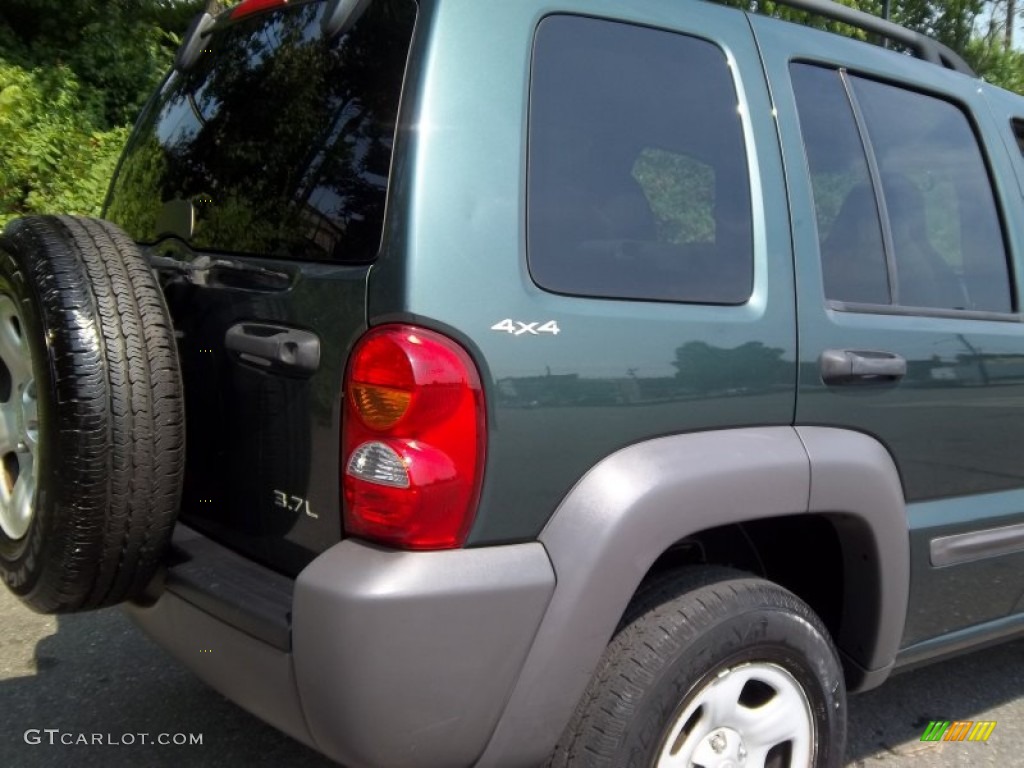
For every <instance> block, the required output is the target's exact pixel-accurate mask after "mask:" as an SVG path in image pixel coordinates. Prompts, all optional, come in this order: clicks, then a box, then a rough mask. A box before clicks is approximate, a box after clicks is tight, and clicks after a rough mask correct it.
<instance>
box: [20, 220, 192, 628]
mask: <svg viewBox="0 0 1024 768" xmlns="http://www.w3.org/2000/svg"><path fill="white" fill-rule="evenodd" d="M0 250H5V251H7V252H8V253H11V254H13V255H14V256H15V258H14V261H15V262H16V263H18V265H19V266H20V267H21V268H22V269H23V270H24V272H25V273H26V280H25V281H24V282H25V286H24V288H25V293H26V294H27V299H25V300H24V301H25V302H26V303H27V304H28V305H34V306H33V307H32V309H31V310H30V312H31V313H32V314H33V318H34V321H37V322H38V323H39V325H40V327H38V328H35V329H34V331H35V333H36V334H38V335H39V336H40V338H42V337H43V335H44V334H45V338H47V339H48V345H41V346H44V347H45V346H48V347H49V352H48V353H46V352H43V353H42V355H35V357H40V356H45V359H44V360H43V361H42V366H45V369H46V370H44V371H42V375H40V370H39V369H40V367H41V365H40V361H38V360H37V361H36V369H37V379H38V380H39V383H40V384H48V386H49V388H50V392H51V397H50V398H48V400H49V402H48V403H47V404H46V405H47V407H49V408H52V411H53V413H52V414H49V418H44V419H43V421H44V423H46V422H49V423H50V424H51V426H49V427H47V428H46V434H45V436H42V440H46V439H48V440H49V441H50V443H51V444H50V445H49V446H48V448H47V449H46V459H47V465H48V466H47V468H46V469H45V470H44V472H45V474H44V475H42V476H41V477H40V480H39V482H40V486H39V493H38V495H37V505H36V507H37V509H36V515H37V519H36V520H35V521H34V523H33V526H34V528H38V529H39V530H33V531H30V533H29V535H28V536H26V538H27V539H28V540H29V541H28V542H27V543H26V545H24V546H23V547H22V549H23V550H24V551H22V552H20V553H19V552H17V551H16V549H17V548H16V547H15V546H14V543H12V542H4V541H2V540H0V566H2V567H3V571H4V576H5V579H6V581H7V583H8V585H9V586H11V587H12V589H14V591H15V592H17V593H18V594H19V595H21V597H22V599H23V600H25V601H26V602H27V603H28V604H29V605H30V606H32V607H33V608H35V609H36V610H39V611H42V612H47V613H58V612H67V611H77V610H85V609H89V608H98V607H102V606H106V605H112V604H115V603H118V602H121V601H123V600H125V599H129V598H132V597H135V596H138V595H139V594H141V593H142V591H143V590H144V589H145V587H146V586H147V584H148V583H149V582H150V580H151V579H152V577H153V575H154V574H155V572H156V570H157V568H158V566H159V561H160V557H161V555H162V554H163V552H164V550H165V548H166V546H167V543H168V541H169V538H170V531H171V529H172V527H173V525H174V520H175V516H176V513H177V508H178V503H179V496H180V488H181V482H182V476H183V471H184V406H183V397H182V387H181V378H180V372H179V368H178V364H177V351H176V347H175V341H174V332H173V328H172V326H171V324H170V321H169V319H168V314H167V310H166V306H165V304H164V300H163V294H162V292H161V291H160V287H159V285H158V284H157V281H156V278H155V276H154V275H153V273H152V271H151V270H150V268H149V267H148V265H147V264H146V263H145V261H144V260H143V258H142V256H141V254H140V253H139V251H138V248H137V247H136V245H135V244H134V243H133V242H132V241H131V240H130V239H129V238H128V237H127V236H125V235H124V234H123V233H122V232H120V230H118V229H117V228H116V227H114V226H113V225H112V224H109V223H108V222H102V221H98V220H94V219H83V218H78V217H71V216H62V217H32V218H29V219H22V220H19V221H16V222H14V223H12V224H11V225H9V226H8V228H7V230H6V232H5V233H4V236H3V238H2V239H0ZM33 292H34V293H35V297H32V293H33ZM33 298H34V300H33ZM36 316H38V317H36ZM26 322H28V319H27V318H26ZM47 380H48V381H47ZM43 406H44V402H43V400H42V399H41V400H40V408H41V410H42V408H43Z"/></svg>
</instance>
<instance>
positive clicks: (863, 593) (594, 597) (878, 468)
mask: <svg viewBox="0 0 1024 768" xmlns="http://www.w3.org/2000/svg"><path fill="white" fill-rule="evenodd" d="M807 512H814V513H824V514H828V515H830V516H831V517H832V518H833V522H834V523H835V525H836V526H837V529H839V531H840V536H841V538H842V539H843V541H844V561H845V562H846V564H847V566H848V567H856V568H857V569H858V570H860V571H862V572H864V573H865V574H867V576H866V577H865V579H864V581H863V582H858V583H856V584H848V585H847V586H846V590H847V592H846V595H845V598H846V600H845V603H846V609H845V611H844V615H843V618H842V627H841V630H840V632H839V637H838V638H837V640H838V644H839V645H840V647H843V648H844V649H845V653H846V655H847V656H848V658H849V659H852V660H853V661H854V662H855V663H856V664H857V665H858V666H859V667H861V668H862V669H863V670H865V671H866V672H868V673H870V674H873V678H872V679H871V681H870V682H871V684H877V683H878V682H881V680H883V679H884V677H885V675H886V674H887V672H888V670H889V669H890V668H891V666H892V663H893V659H894V658H895V655H896V651H897V650H898V648H899V643H900V639H901V637H902V634H903V624H904V620H905V618H906V609H907V595H908V592H909V578H910V577H909V574H910V566H909V544H908V536H907V522H906V512H905V504H904V497H903V492H902V487H901V485H900V480H899V476H898V473H897V472H896V468H895V466H894V464H893V461H892V458H891V457H890V455H889V454H888V452H887V451H886V450H885V449H884V448H883V447H882V446H881V445H880V444H879V443H878V442H877V441H875V440H874V439H872V438H870V437H867V436H865V435H862V434H859V433H855V432H849V431H846V430H838V429H828V428H818V427H808V428H804V427H800V428H793V427H766V428H751V429H736V430H722V431H715V432H703V433H696V434H688V435H677V436H671V437H663V438H658V439H655V440H650V441H647V442H643V443H638V444H636V445H632V446H630V447H628V448H624V449H622V450H620V451H618V452H617V453H614V454H612V455H611V456H609V457H607V458H605V459H604V460H602V461H601V462H600V463H599V464H597V465H596V466H595V467H594V468H593V469H592V470H591V471H590V472H588V473H587V474H586V475H585V476H584V477H583V478H582V479H581V480H580V482H579V483H578V484H577V485H576V487H575V488H573V490H572V491H570V493H569V494H568V495H567V496H566V498H565V499H564V500H563V502H562V503H561V504H560V505H559V507H558V509H557V510H556V512H555V514H554V515H553V516H552V518H551V520H550V521H549V522H548V524H547V526H545V528H544V530H543V531H542V532H541V535H540V537H539V538H540V541H541V543H542V544H543V545H544V547H545V548H546V549H547V551H548V555H549V557H550V558H551V562H552V564H553V566H554V570H555V575H556V579H557V586H556V588H555V592H554V595H553V596H552V599H551V602H550V604H549V606H548V610H547V612H546V614H545V616H544V619H543V621H542V622H541V625H540V628H539V630H538V632H537V635H536V637H535V639H534V642H533V646H532V648H531V649H530V652H529V654H528V656H527V658H526V662H525V664H524V666H523V668H522V671H521V673H520V675H519V678H518V680H517V682H516V685H515V687H514V689H513V691H512V694H511V696H510V698H509V700H508V703H507V705H506V708H505V711H504V713H503V715H502V718H501V720H500V722H499V724H498V727H497V728H496V730H495V732H494V734H493V736H492V738H491V741H490V743H489V744H488V747H487V749H486V750H485V752H484V754H483V756H482V757H481V760H480V762H479V763H478V765H480V766H499V765H500V766H509V765H523V766H526V765H536V764H540V763H542V762H543V761H544V760H545V759H546V757H547V755H548V754H550V752H551V750H552V749H553V748H554V746H555V744H556V742H557V741H558V738H559V736H560V735H561V733H562V731H563V730H564V728H565V726H566V724H567V723H568V721H569V719H570V717H571V715H572V713H573V711H574V709H575V707H576V705H577V702H578V701H579V700H580V697H581V696H582V695H583V692H584V690H585V689H586V686H587V684H588V683H589V681H590V678H591V675H592V673H593V671H594V669H595V667H596V666H597V663H598V661H599V660H600V658H601V655H602V654H603V652H604V650H605V647H606V646H607V644H608V641H609V640H610V639H611V636H612V634H613V633H614V631H615V628H616V626H617V624H618V622H619V620H620V618H621V617H622V614H623V612H624V610H625V608H626V606H627V605H628V603H629V601H630V599H631V598H632V596H633V594H634V593H635V591H636V589H637V587H638V586H639V584H640V582H641V580H642V579H643V577H644V576H645V575H646V573H647V572H648V570H649V569H650V567H651V565H652V564H653V563H654V561H655V560H656V559H657V558H658V557H659V556H660V555H661V554H662V553H663V552H665V551H666V550H667V549H668V548H669V547H670V546H671V545H672V544H674V543H675V542H677V541H679V540H680V539H683V538H685V537H687V536H689V535H692V534H694V533H697V532H699V531H701V530H704V529H707V528H712V527H716V526H720V525H725V524H728V523H741V522H745V521H749V520H752V519H758V518H766V517H777V516H782V515H794V514H801V513H807ZM847 537H849V540H850V544H849V545H848V544H847V541H846V539H847ZM847 581H849V579H847ZM882 585H884V589H883V588H882ZM851 599H852V600H853V602H852V603H851Z"/></svg>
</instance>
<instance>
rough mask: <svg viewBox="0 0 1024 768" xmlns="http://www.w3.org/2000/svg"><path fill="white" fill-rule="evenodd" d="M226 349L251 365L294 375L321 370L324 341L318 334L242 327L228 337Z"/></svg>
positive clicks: (273, 327)
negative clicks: (321, 349)
mask: <svg viewBox="0 0 1024 768" xmlns="http://www.w3.org/2000/svg"><path fill="white" fill-rule="evenodd" d="M224 346H225V347H227V348H228V349H229V350H231V351H232V352H235V353H237V354H238V356H239V357H241V358H242V359H243V360H245V361H246V362H248V363H253V364H255V365H259V366H262V367H264V368H274V369H278V370H286V371H290V372H293V373H306V374H310V373H315V372H316V370H317V368H319V367H320V339H319V338H318V337H317V335H316V334H315V333H310V332H309V331H301V330H299V329H297V328H288V327H287V326H280V325H270V324H268V323H238V324H237V325H233V326H231V327H230V328H228V330H227V333H225V334H224Z"/></svg>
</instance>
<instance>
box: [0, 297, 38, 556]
mask: <svg viewBox="0 0 1024 768" xmlns="http://www.w3.org/2000/svg"><path fill="white" fill-rule="evenodd" d="M25 333H26V331H25V323H24V321H23V319H22V315H21V311H20V310H19V309H18V305H17V303H16V302H15V301H14V299H13V298H11V297H10V296H8V295H6V294H0V530H3V532H4V534H5V535H6V536H7V537H8V538H10V539H14V540H18V539H21V538H24V536H25V534H27V533H28V530H29V527H30V526H31V525H32V519H33V517H34V516H35V501H36V490H37V487H38V481H39V476H38V472H37V463H38V462H37V455H38V448H39V401H38V393H37V389H36V381H35V375H34V373H33V366H32V353H31V351H30V349H29V344H28V338H27V337H26V335H25Z"/></svg>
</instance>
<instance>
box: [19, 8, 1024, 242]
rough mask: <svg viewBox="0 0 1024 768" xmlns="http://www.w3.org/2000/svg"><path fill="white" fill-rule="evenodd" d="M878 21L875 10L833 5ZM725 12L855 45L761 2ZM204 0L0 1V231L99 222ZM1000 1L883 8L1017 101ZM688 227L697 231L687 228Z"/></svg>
mask: <svg viewBox="0 0 1024 768" xmlns="http://www.w3.org/2000/svg"><path fill="white" fill-rule="evenodd" d="M839 1H840V2H842V3H843V4H844V5H848V6H851V7H854V8H858V9H861V10H865V11H868V12H870V13H875V14H880V13H881V11H882V0H839ZM722 2H725V3H726V4H729V5H734V6H739V7H744V8H748V9H751V10H757V11H759V12H762V13H769V14H773V15H776V16H779V17H781V18H785V19H789V20H793V21H801V22H803V23H811V24H814V25H816V26H819V27H823V28H827V29H831V30H833V31H837V32H841V33H844V34H849V35H852V36H854V37H859V38H861V39H865V38H866V37H867V35H865V34H864V33H863V32H861V31H859V30H854V29H851V28H849V27H846V26H844V25H841V24H836V23H831V22H826V21H823V20H822V19H820V18H818V19H816V18H814V17H811V16H808V14H806V13H804V12H801V11H796V10H794V9H792V8H789V7H786V6H785V5H784V4H783V3H777V2H772V1H771V0H722ZM205 5H206V2H205V0H2V2H0V225H2V224H3V223H4V222H5V221H6V220H8V219H9V218H11V217H12V216H16V215H23V214H26V213H33V212H42V211H62V212H75V213H96V212H98V210H99V208H100V206H101V204H102V199H103V196H104V192H105V188H106V185H107V179H108V178H109V176H110V174H111V172H112V170H113V168H114V166H115V164H116V160H117V157H118V155H119V152H120V148H121V147H122V146H123V143H124V141H125V139H126V136H127V134H128V131H129V128H128V126H129V125H130V123H131V122H132V121H133V120H134V118H135V116H136V115H137V114H138V111H139V108H140V107H141V105H142V103H143V101H144V100H145V99H146V97H147V96H148V94H149V93H151V92H152V90H153V88H154V86H155V85H156V83H157V82H158V81H159V79H160V77H161V76H162V73H163V72H165V71H166V70H167V68H168V65H169V63H170V60H171V58H172V56H173V53H174V50H175V49H176V48H177V46H178V44H179V42H180V38H179V35H180V34H181V32H182V30H184V29H185V27H186V26H187V24H188V20H189V19H190V18H191V17H192V16H193V15H194V14H195V13H196V12H197V11H199V10H201V9H202V8H203V7H204V6H205ZM1012 5H1013V3H1008V2H1007V0H944V1H939V0H892V2H891V10H892V18H893V20H894V21H896V22H898V23H901V24H904V25H906V26H909V27H911V28H913V29H916V30H919V31H921V32H925V33H927V34H930V35H933V36H935V37H937V38H938V39H939V40H941V41H942V42H944V43H946V44H947V45H949V46H951V47H952V48H954V49H955V50H957V51H960V52H961V53H962V54H963V55H964V57H965V58H966V59H967V60H968V61H969V62H970V63H971V65H972V66H974V67H975V69H976V70H977V71H978V72H979V73H980V74H981V75H982V76H984V77H985V78H986V79H987V80H989V81H990V82H993V83H995V84H997V85H1000V86H1002V87H1005V88H1009V89H1011V90H1015V91H1017V92H1024V54H1022V53H1021V52H1020V51H1018V50H1016V49H1014V48H1012V47H1009V46H1008V45H1007V39H1008V38H1009V37H1012V36H1007V35H1006V34H1005V32H1006V30H1005V19H1006V17H1007V14H1008V8H1009V7H1010V6H1012ZM687 226H696V223H695V222H688V223H687Z"/></svg>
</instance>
